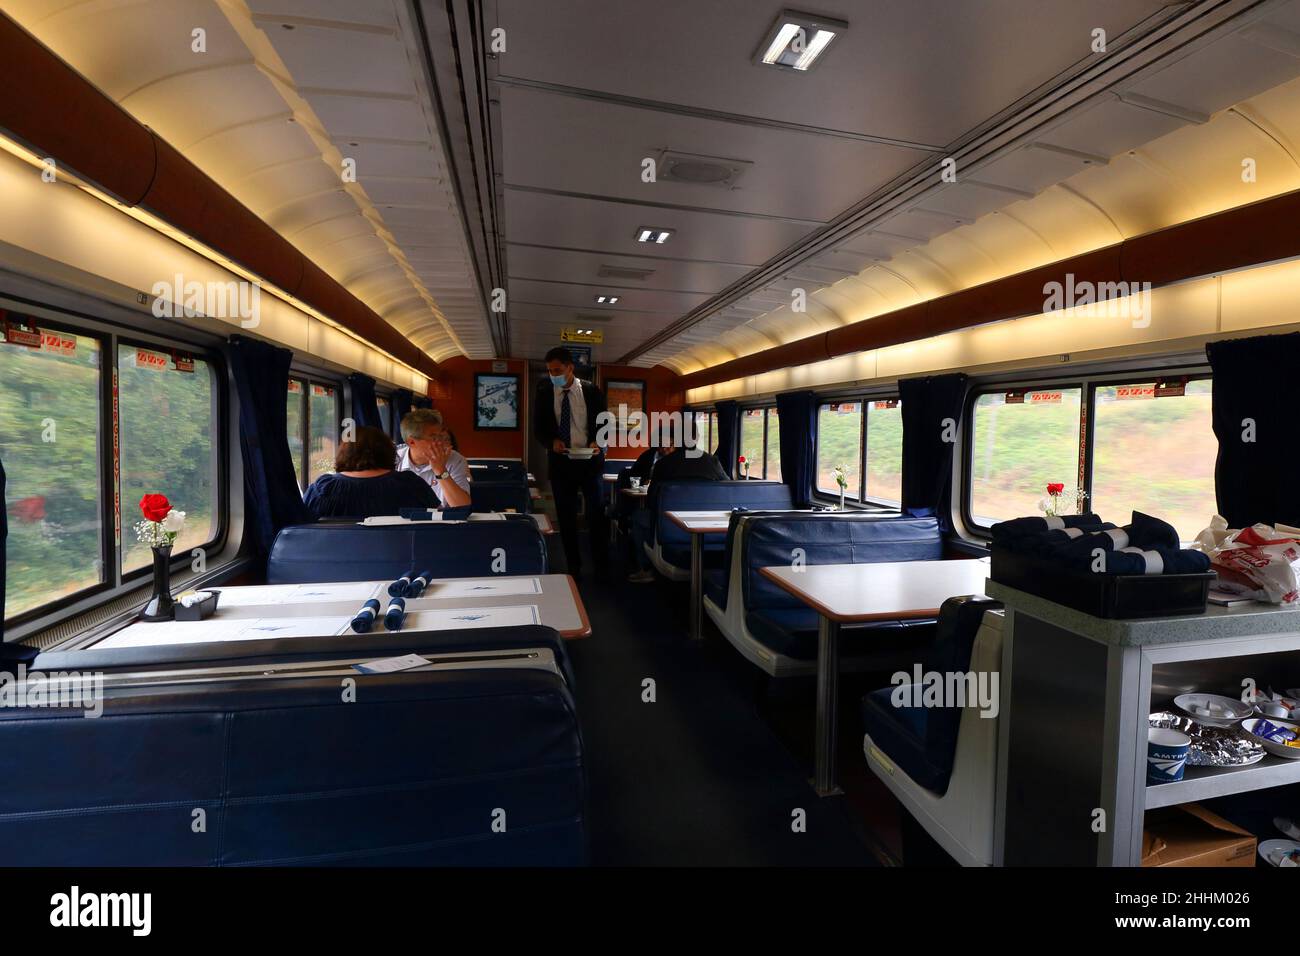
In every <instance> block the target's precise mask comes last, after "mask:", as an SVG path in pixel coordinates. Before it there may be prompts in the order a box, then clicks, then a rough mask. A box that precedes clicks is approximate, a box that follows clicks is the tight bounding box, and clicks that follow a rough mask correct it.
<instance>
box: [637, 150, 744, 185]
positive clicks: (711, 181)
mask: <svg viewBox="0 0 1300 956" xmlns="http://www.w3.org/2000/svg"><path fill="white" fill-rule="evenodd" d="M753 165H754V164H753V163H751V162H749V161H748V160H744V159H723V158H721V157H719V156H697V155H695V154H693V153H678V152H674V151H673V150H671V149H666V150H664V151H663V153H662V154H660V156H659V170H658V178H659V179H661V180H667V181H668V182H672V183H691V184H692V185H695V186H717V187H718V188H720V189H734V188H735V187H736V180H738V179H740V177H741V175H742V174H743V173H744V172H745V170H747V169H748V168H749V167H750V166H753Z"/></svg>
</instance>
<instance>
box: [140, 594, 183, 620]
mask: <svg viewBox="0 0 1300 956" xmlns="http://www.w3.org/2000/svg"><path fill="white" fill-rule="evenodd" d="M174 608H175V605H174V604H173V603H172V602H171V601H168V602H167V603H166V604H165V605H164V604H163V602H162V601H160V600H159V599H158V598H154V599H153V600H152V601H150V602H149V603H148V604H146V605H145V606H144V610H143V611H141V612H140V620H142V621H170V620H172V619H173V613H174Z"/></svg>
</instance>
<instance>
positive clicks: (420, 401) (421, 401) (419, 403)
mask: <svg viewBox="0 0 1300 956" xmlns="http://www.w3.org/2000/svg"><path fill="white" fill-rule="evenodd" d="M411 405H412V406H414V407H415V408H433V399H431V398H430V397H429V396H428V395H415V396H413V397H412V398H411Z"/></svg>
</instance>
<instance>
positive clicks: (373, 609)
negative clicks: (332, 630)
mask: <svg viewBox="0 0 1300 956" xmlns="http://www.w3.org/2000/svg"><path fill="white" fill-rule="evenodd" d="M378 616H379V599H378V598H371V599H370V600H369V601H367V602H366V603H365V604H363V605H361V610H360V611H357V616H356V617H354V618H353V619H352V630H354V631H356V632H357V633H358V634H365V633H366V632H368V631H369V630H370V626H371V625H372V624H374V623H375V618H376V617H378Z"/></svg>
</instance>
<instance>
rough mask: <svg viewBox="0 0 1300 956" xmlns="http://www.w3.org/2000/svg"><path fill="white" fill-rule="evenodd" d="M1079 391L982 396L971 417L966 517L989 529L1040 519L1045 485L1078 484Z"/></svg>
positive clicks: (1068, 487) (1071, 486) (1021, 391)
mask: <svg viewBox="0 0 1300 956" xmlns="http://www.w3.org/2000/svg"><path fill="white" fill-rule="evenodd" d="M1080 396H1081V389H1080V388H1078V387H1077V386H1076V387H1066V388H1061V387H1055V386H1054V387H1051V388H1039V389H1019V390H1014V391H1008V392H985V393H984V394H982V395H979V396H978V397H977V398H976V399H975V405H974V409H973V410H972V413H971V454H970V514H971V517H972V519H973V520H974V522H975V524H977V525H981V526H984V527H988V526H989V525H992V524H995V523H997V522H998V521H1003V520H1005V519H1007V518H1015V517H1019V516H1021V515H1030V514H1038V502H1039V501H1040V500H1041V499H1042V498H1043V497H1044V496H1045V495H1046V493H1047V484H1048V483H1049V482H1060V483H1061V484H1064V485H1065V487H1066V490H1067V491H1070V490H1072V489H1074V488H1076V487H1077V486H1078V483H1079V478H1078V476H1079V408H1080Z"/></svg>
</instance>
